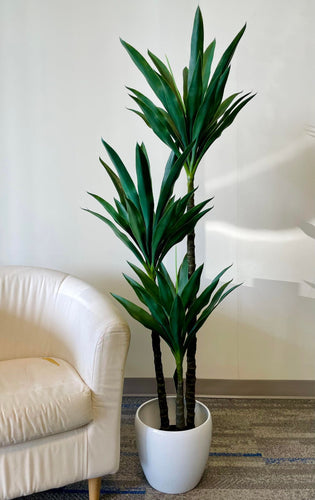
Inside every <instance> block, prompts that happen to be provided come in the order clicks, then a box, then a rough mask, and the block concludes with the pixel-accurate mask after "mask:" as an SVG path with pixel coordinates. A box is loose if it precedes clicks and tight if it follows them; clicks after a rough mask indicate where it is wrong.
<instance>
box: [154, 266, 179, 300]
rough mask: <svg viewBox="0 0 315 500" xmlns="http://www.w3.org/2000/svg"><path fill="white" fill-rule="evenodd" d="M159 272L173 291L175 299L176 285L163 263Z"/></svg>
mask: <svg viewBox="0 0 315 500" xmlns="http://www.w3.org/2000/svg"><path fill="white" fill-rule="evenodd" d="M158 272H160V273H162V274H163V277H164V280H165V281H167V283H168V286H169V288H170V289H172V290H173V292H172V294H173V296H174V297H175V294H176V290H175V286H174V283H173V281H172V279H171V277H170V275H169V273H168V272H167V269H166V267H165V266H164V264H163V262H161V263H160V266H159V271H158Z"/></svg>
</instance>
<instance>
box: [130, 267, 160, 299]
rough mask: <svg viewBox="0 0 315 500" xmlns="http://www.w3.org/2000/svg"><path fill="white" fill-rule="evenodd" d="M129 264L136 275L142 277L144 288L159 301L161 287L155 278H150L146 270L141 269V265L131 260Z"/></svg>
mask: <svg viewBox="0 0 315 500" xmlns="http://www.w3.org/2000/svg"><path fill="white" fill-rule="evenodd" d="M128 264H129V266H130V267H131V269H132V270H133V271H134V272H135V273H136V275H137V276H138V278H140V280H141V282H142V284H143V286H144V288H145V289H146V290H147V291H148V292H149V293H150V295H151V296H152V297H153V298H154V299H155V300H156V301H158V300H159V298H160V295H159V288H158V286H157V285H156V283H155V282H154V280H153V279H152V278H150V277H149V276H148V275H147V274H146V273H145V272H144V271H142V270H141V269H139V267H137V266H135V265H134V264H132V263H131V262H128Z"/></svg>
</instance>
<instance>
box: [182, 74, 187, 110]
mask: <svg viewBox="0 0 315 500" xmlns="http://www.w3.org/2000/svg"><path fill="white" fill-rule="evenodd" d="M187 95H188V68H187V66H186V67H185V68H184V69H183V100H184V105H185V106H186V107H187Z"/></svg>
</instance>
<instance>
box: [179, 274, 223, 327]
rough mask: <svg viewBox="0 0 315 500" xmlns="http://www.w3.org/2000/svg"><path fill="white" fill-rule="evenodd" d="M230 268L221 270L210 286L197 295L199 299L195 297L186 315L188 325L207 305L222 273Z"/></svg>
mask: <svg viewBox="0 0 315 500" xmlns="http://www.w3.org/2000/svg"><path fill="white" fill-rule="evenodd" d="M231 266H232V264H231V265H230V266H228V267H226V268H225V269H223V270H222V271H221V272H220V273H219V274H218V275H217V276H216V277H215V278H213V280H212V281H211V283H210V285H208V286H207V288H205V290H204V291H203V292H202V293H201V294H200V295H199V297H197V298H196V300H195V301H194V302H193V303H192V304H191V305H190V307H189V311H188V313H187V322H188V323H190V322H191V321H194V320H195V317H196V316H198V314H199V313H200V311H201V310H202V309H203V308H204V307H206V306H207V305H208V304H209V301H210V299H211V296H212V294H213V292H214V290H215V289H216V287H217V285H218V284H219V281H220V278H221V277H222V276H223V274H224V273H226V271H227V270H228V269H230V267H231Z"/></svg>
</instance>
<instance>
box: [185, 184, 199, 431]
mask: <svg viewBox="0 0 315 500" xmlns="http://www.w3.org/2000/svg"><path fill="white" fill-rule="evenodd" d="M193 190H194V177H193V176H191V177H188V182H187V191H188V192H189V193H190V192H191V191H193ZM194 206H195V199H194V194H193V195H192V196H191V198H190V200H189V204H188V207H187V209H188V210H190V209H191V208H193V207H194ZM187 259H188V277H189V278H190V276H191V275H192V274H193V272H194V271H195V269H196V257H195V232H194V231H193V232H192V233H189V234H188V236H187ZM196 350H197V337H196V336H194V338H193V339H192V341H191V342H190V344H189V345H188V348H187V371H186V408H187V427H188V429H192V428H193V427H195V403H196V401H195V399H196V396H195V394H196Z"/></svg>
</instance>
